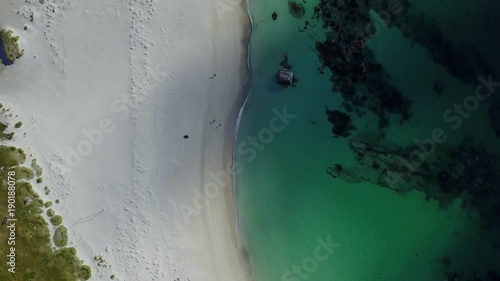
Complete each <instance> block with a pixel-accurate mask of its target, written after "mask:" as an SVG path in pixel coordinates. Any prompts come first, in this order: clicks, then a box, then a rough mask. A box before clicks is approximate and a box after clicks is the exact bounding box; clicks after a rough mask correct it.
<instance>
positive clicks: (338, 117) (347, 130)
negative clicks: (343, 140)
mask: <svg viewBox="0 0 500 281" xmlns="http://www.w3.org/2000/svg"><path fill="white" fill-rule="evenodd" d="M326 115H328V121H329V122H330V123H332V125H333V128H332V133H333V135H334V136H335V137H349V136H350V135H351V131H352V130H354V129H356V128H355V127H354V125H352V120H351V117H350V116H349V114H347V113H345V112H342V111H339V110H329V109H328V107H327V108H326Z"/></svg>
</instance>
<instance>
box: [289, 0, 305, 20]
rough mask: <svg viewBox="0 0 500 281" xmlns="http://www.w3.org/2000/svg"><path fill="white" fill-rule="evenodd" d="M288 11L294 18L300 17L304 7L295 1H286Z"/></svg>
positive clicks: (303, 12)
mask: <svg viewBox="0 0 500 281" xmlns="http://www.w3.org/2000/svg"><path fill="white" fill-rule="evenodd" d="M288 11H289V12H290V14H291V15H292V16H293V17H294V18H298V19H300V18H302V17H303V16H304V14H305V13H306V8H305V7H304V5H303V4H301V3H297V2H295V1H291V0H289V1H288Z"/></svg>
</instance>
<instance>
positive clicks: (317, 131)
mask: <svg viewBox="0 0 500 281" xmlns="http://www.w3.org/2000/svg"><path fill="white" fill-rule="evenodd" d="M317 3H318V1H307V4H306V5H305V6H306V15H305V16H304V17H303V18H302V19H296V18H293V17H292V16H291V15H290V13H289V12H288V5H287V2H286V1H263V0H252V1H250V3H249V4H250V14H251V16H252V18H253V23H254V27H253V33H252V37H251V65H252V75H253V83H252V89H251V91H250V93H249V97H248V100H247V102H246V105H245V108H244V112H243V115H242V119H241V126H240V130H239V135H238V141H237V145H238V146H237V147H238V149H237V152H236V161H237V162H238V164H239V165H240V166H241V168H242V173H241V174H239V176H238V177H237V180H236V183H237V203H238V206H239V207H238V208H239V216H240V221H241V226H242V229H243V234H244V240H245V246H246V248H247V251H248V253H249V259H250V263H251V266H252V270H253V273H254V276H255V279H256V281H272V280H273V281H274V280H294V281H297V280H318V281H321V280H352V281H358V280H359V281H361V280H385V281H396V280H418V281H422V280H440V281H442V280H444V279H445V277H446V276H448V275H449V274H452V273H460V274H462V276H463V277H467V278H469V277H472V276H484V275H485V274H486V272H487V271H490V270H497V272H498V270H499V269H500V251H499V249H498V248H497V246H496V245H497V243H499V242H500V241H499V240H500V238H499V237H500V235H498V232H496V231H495V230H484V228H481V227H480V225H479V221H480V217H479V215H478V214H477V213H476V212H474V211H472V210H470V209H463V208H462V207H461V203H462V202H461V200H457V201H456V202H454V204H453V205H452V206H449V207H448V208H446V209H443V208H441V207H440V206H439V204H438V202H436V201H434V200H426V198H425V197H426V196H425V194H423V193H421V192H418V191H412V192H410V193H409V194H407V195H405V196H402V195H400V194H398V193H395V192H393V191H391V190H389V189H387V188H383V187H380V186H377V185H374V184H371V183H347V182H344V181H341V180H339V179H334V178H332V177H331V176H330V175H328V174H327V173H326V169H327V168H328V167H329V166H331V165H332V164H333V163H341V164H343V165H349V164H351V163H353V162H354V161H355V160H354V157H353V152H352V150H351V149H350V148H349V146H348V142H347V139H346V138H334V137H333V135H332V132H331V129H332V124H331V123H329V122H328V119H327V116H326V114H325V106H328V107H329V108H330V109H337V108H339V107H340V105H341V103H342V97H341V95H340V94H338V93H333V92H332V90H331V86H332V84H331V82H330V80H329V79H330V76H331V72H329V70H325V74H324V75H321V74H319V73H318V71H317V68H318V67H319V66H320V65H321V62H320V60H319V59H318V56H317V54H316V53H315V51H314V43H315V41H316V40H318V38H321V36H322V34H323V33H324V31H323V30H322V29H321V28H320V24H317V22H315V21H311V24H317V25H316V27H313V28H308V29H307V30H306V31H305V32H299V28H300V27H303V26H304V21H305V20H310V19H309V18H310V16H311V15H312V11H313V7H314V6H315V5H316V4H317ZM445 6H446V5H444V4H443V5H442V7H439V5H438V4H434V1H430V0H429V1H418V2H417V4H416V5H415V7H412V9H415V10H417V9H419V10H422V11H427V10H432V12H429V16H431V17H436V18H437V17H438V16H439V15H440V14H439V13H438V12H436V9H442V11H443V14H446V13H448V12H447V11H448V10H446V11H445V9H444V8H445ZM462 8H463V9H464V10H460V11H462V12H463V15H462V16H464V17H473V16H474V15H475V14H476V15H477V16H478V17H483V18H484V16H481V14H480V13H479V12H477V11H475V10H474V11H471V7H470V6H469V5H463V7H462ZM489 8H491V7H489ZM457 9H458V8H457ZM477 9H478V10H480V9H482V8H481V7H479V8H477ZM272 12H276V13H277V15H278V18H277V20H276V21H273V20H272V18H271V14H272ZM450 20H452V19H450V17H447V21H444V23H443V25H448V26H453V25H452V24H450ZM470 21H471V22H473V21H472V19H470ZM460 24H461V26H467V25H465V24H463V22H460ZM442 28H445V27H442ZM467 28H468V32H472V33H473V32H474V29H473V28H472V27H470V26H467ZM477 28H478V29H481V30H482V31H484V26H479V27H477ZM487 31H488V30H487ZM487 31H484V32H487ZM490 31H491V30H490ZM450 37H452V39H450V40H455V41H459V36H458V35H457V33H456V32H455V33H453V34H450ZM476 37H479V36H476ZM368 48H371V49H372V50H373V51H374V54H375V57H376V59H377V61H378V62H379V63H381V64H382V65H383V67H384V69H385V70H386V72H387V73H388V74H389V75H390V76H391V77H392V80H391V81H392V83H393V85H395V86H396V87H398V88H399V89H400V90H401V92H402V93H403V94H404V95H405V96H408V97H410V98H411V99H413V100H414V104H413V106H412V108H413V112H414V115H413V117H412V119H411V122H409V123H405V124H403V125H399V124H398V123H397V122H393V123H391V124H393V125H391V127H389V128H387V129H386V139H388V140H390V141H391V142H394V143H397V144H398V145H407V144H409V143H411V142H412V141H413V140H414V139H415V138H418V139H424V138H428V137H430V136H431V132H432V130H433V129H435V128H436V127H440V128H442V129H443V130H444V131H445V133H446V134H447V135H448V140H447V142H446V143H445V144H443V145H446V146H452V145H458V144H459V143H460V142H461V140H463V137H464V135H466V134H473V135H474V136H475V137H476V139H477V140H478V142H480V143H481V144H483V145H484V146H486V147H487V149H488V151H489V152H490V153H492V154H496V155H498V149H499V147H500V146H498V142H499V139H498V138H496V137H495V133H494V131H493V130H492V129H491V128H490V125H489V119H488V118H489V117H488V105H487V104H486V103H482V104H480V106H479V108H478V110H477V111H474V112H473V113H472V114H471V115H470V117H469V118H467V119H464V120H463V124H462V126H460V128H458V129H456V130H455V129H453V128H452V127H451V126H450V124H449V123H446V122H445V121H444V120H443V118H442V114H443V112H445V111H446V110H447V109H448V108H450V107H451V106H452V105H453V104H454V103H460V102H462V101H463V99H464V98H465V97H467V96H469V95H471V94H473V93H474V89H475V87H476V85H472V84H465V83H463V82H461V81H460V80H459V79H457V78H456V77H453V76H452V75H450V74H449V73H448V72H447V70H446V69H445V68H443V67H442V66H441V65H439V64H436V63H434V62H433V60H432V58H431V56H430V55H429V53H428V51H427V50H426V49H425V48H424V47H422V46H419V45H418V44H417V45H415V44H414V43H413V42H411V41H410V40H408V39H407V38H405V37H403V36H402V35H401V33H400V32H399V30H398V29H397V28H383V29H382V30H381V32H380V33H379V34H378V35H376V36H375V37H374V38H373V39H372V40H371V41H370V42H369V45H368ZM482 49H484V54H486V55H488V56H489V55H490V54H491V57H489V58H491V60H492V61H494V62H495V64H494V65H495V66H499V65H500V64H496V61H495V60H496V59H497V58H498V53H495V52H493V51H492V50H493V47H491V46H483V47H482ZM284 52H287V54H288V59H289V60H288V62H289V63H290V64H291V65H292V67H293V71H294V73H295V75H296V77H297V78H298V80H299V81H298V83H297V86H296V87H289V88H282V87H281V86H279V85H277V84H276V83H275V75H276V72H277V71H278V70H279V69H281V66H280V65H279V63H280V61H281V60H282V54H283V53H284ZM493 53H495V54H493ZM495 56H496V57H495ZM436 80H439V81H440V82H441V83H442V84H443V85H445V87H444V90H443V93H442V94H441V95H437V94H436V93H435V90H434V88H433V87H434V86H433V84H434V81H436ZM277 111H278V112H281V113H280V114H276V112H277ZM283 111H286V112H287V113H288V114H289V119H286V120H285V121H283V120H282V119H280V118H279V116H281V117H282V115H283ZM276 116H278V118H276ZM352 118H353V121H354V124H355V126H356V128H357V129H358V131H361V130H377V122H378V120H377V118H376V117H375V116H374V115H373V114H371V113H368V114H366V115H364V116H362V117H358V116H356V115H354V114H353V115H352ZM394 120H396V118H394ZM269 129H272V130H269ZM271 131H274V132H273V133H271V134H270V132H271ZM255 139H257V140H258V143H257V144H255V142H254V140H255ZM252 143H254V144H253V145H252ZM321 239H322V240H325V241H326V240H330V241H331V242H332V243H333V244H334V246H332V249H330V250H331V251H330V252H326V250H324V249H321V248H320V250H319V251H320V253H322V255H321V258H320V259H318V255H317V253H318V250H317V249H318V246H321V245H322V244H321V243H320V242H318V241H320V240H321ZM326 253H328V254H327V256H324V254H326ZM294 266H296V267H294ZM461 280H465V279H461Z"/></svg>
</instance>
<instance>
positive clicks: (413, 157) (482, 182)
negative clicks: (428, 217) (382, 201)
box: [327, 132, 500, 225]
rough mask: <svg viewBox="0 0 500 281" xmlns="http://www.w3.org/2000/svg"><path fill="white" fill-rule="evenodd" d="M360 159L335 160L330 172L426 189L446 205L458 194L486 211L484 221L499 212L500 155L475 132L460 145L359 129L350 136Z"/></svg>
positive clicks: (405, 189) (391, 186) (402, 187)
mask: <svg viewBox="0 0 500 281" xmlns="http://www.w3.org/2000/svg"><path fill="white" fill-rule="evenodd" d="M349 147H350V148H351V150H352V151H353V153H354V157H355V163H354V164H353V165H351V166H349V167H344V166H342V165H341V164H334V165H332V166H331V167H329V168H328V169H327V173H328V174H330V175H331V176H332V177H334V178H338V179H341V180H343V181H346V182H350V183H355V182H371V183H373V184H376V185H379V186H382V187H385V188H389V189H391V190H394V191H396V192H398V193H401V194H405V193H407V192H409V191H411V190H418V191H421V192H423V193H425V195H426V198H427V199H434V200H437V201H438V202H439V203H440V204H441V206H442V207H447V206H448V205H449V204H450V203H451V202H453V201H454V200H455V199H457V198H462V199H463V204H464V208H472V209H474V210H476V211H478V212H479V213H480V214H481V220H482V221H484V223H485V224H487V223H488V222H492V221H494V222H495V223H496V224H497V225H498V222H497V221H498V216H500V167H499V162H498V159H496V158H495V157H493V156H491V155H490V154H488V152H487V151H486V149H485V148H484V147H482V146H481V145H478V144H476V143H475V141H474V139H473V138H472V137H468V138H466V139H464V141H463V142H462V143H461V144H460V145H459V146H457V147H450V148H444V147H443V148H441V147H438V146H435V145H434V146H432V147H431V146H429V145H409V146H405V147H400V146H398V145H395V144H393V143H390V142H388V141H386V140H384V138H383V136H382V135H381V134H380V133H376V132H360V133H358V134H357V135H356V136H354V137H352V138H351V139H350V140H349Z"/></svg>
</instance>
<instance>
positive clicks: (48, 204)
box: [44, 201, 52, 208]
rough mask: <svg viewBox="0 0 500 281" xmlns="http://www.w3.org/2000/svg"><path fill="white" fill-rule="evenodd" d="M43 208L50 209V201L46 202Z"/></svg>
mask: <svg viewBox="0 0 500 281" xmlns="http://www.w3.org/2000/svg"><path fill="white" fill-rule="evenodd" d="M44 206H45V208H50V207H52V201H47V202H45V204H44Z"/></svg>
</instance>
